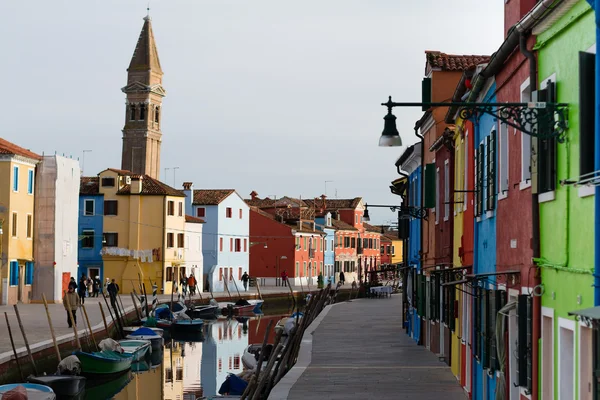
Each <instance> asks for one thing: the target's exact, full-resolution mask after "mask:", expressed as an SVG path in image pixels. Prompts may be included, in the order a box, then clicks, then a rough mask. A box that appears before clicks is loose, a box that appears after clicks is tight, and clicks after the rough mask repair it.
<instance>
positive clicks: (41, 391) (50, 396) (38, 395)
mask: <svg viewBox="0 0 600 400" xmlns="http://www.w3.org/2000/svg"><path fill="white" fill-rule="evenodd" d="M17 386H23V387H24V388H25V392H26V394H27V399H30V400H55V399H56V394H55V393H54V391H53V390H52V389H51V388H50V387H49V386H46V385H39V384H37V383H11V384H8V385H2V386H0V399H1V398H3V397H4V394H5V393H6V392H9V391H11V390H13V389H15V388H16V387H17Z"/></svg>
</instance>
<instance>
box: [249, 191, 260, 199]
mask: <svg viewBox="0 0 600 400" xmlns="http://www.w3.org/2000/svg"><path fill="white" fill-rule="evenodd" d="M250 198H251V200H256V199H257V198H258V193H256V191H254V190H253V191H252V193H250Z"/></svg>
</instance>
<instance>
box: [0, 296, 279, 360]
mask: <svg viewBox="0 0 600 400" xmlns="http://www.w3.org/2000/svg"><path fill="white" fill-rule="evenodd" d="M260 290H261V293H262V294H263V295H268V294H275V293H281V294H282V295H284V294H289V289H288V288H287V287H277V286H274V287H264V288H263V287H261V289H260ZM231 294H232V296H233V298H234V300H235V299H236V298H237V292H233V293H231ZM214 295H215V297H216V298H217V300H219V301H227V300H228V298H227V293H214ZM255 295H256V289H255V288H248V292H246V293H242V296H245V297H247V298H254V296H255ZM202 296H203V297H204V299H205V300H207V299H208V298H210V293H203V294H202ZM158 298H159V302H168V301H170V300H171V296H170V295H159V296H158ZM175 299H177V296H175ZM194 299H196V300H197V299H199V297H198V296H195V297H194ZM121 300H122V301H123V306H124V307H125V310H126V311H127V312H129V311H133V303H132V301H131V296H130V295H128V294H127V295H125V294H123V295H121ZM98 303H101V304H102V307H103V308H104V313H105V314H106V320H107V323H108V324H109V325H110V323H111V317H110V314H109V312H108V310H107V308H106V303H104V300H103V298H102V297H98V298H86V299H85V308H86V311H87V313H88V317H89V319H90V324H91V325H92V328H93V330H94V332H96V331H98V330H104V324H103V322H102V314H101V313H100V307H99V306H98ZM138 307H139V303H138ZM18 309H19V314H20V315H21V320H22V322H23V327H24V329H25V334H26V335H27V340H28V341H29V345H30V347H31V350H32V351H33V352H35V351H38V350H41V349H44V348H46V347H50V346H52V336H51V334H50V328H49V326H48V318H47V317H46V311H45V310H44V305H43V304H19V305H18ZM48 309H49V311H50V317H51V318H52V324H53V326H54V332H55V334H56V336H57V341H58V342H59V343H64V342H66V341H69V340H72V339H73V337H74V335H73V329H72V328H69V326H68V324H67V315H66V311H65V309H64V307H63V305H62V304H49V305H48ZM4 312H6V313H7V314H8V318H9V322H10V327H11V331H12V335H13V338H14V340H15V347H16V348H17V354H19V357H21V356H26V354H27V352H26V349H25V341H24V340H23V335H22V334H21V331H20V329H19V324H18V322H17V317H16V315H15V310H14V308H13V306H0V364H3V363H4V362H6V361H8V360H9V359H11V358H14V356H13V352H12V347H11V345H10V338H9V335H8V329H7V326H6V320H5V318H4ZM85 327H87V324H86V323H85V319H84V316H83V311H82V310H81V309H80V310H78V311H77V328H78V332H79V336H80V340H81V338H82V336H83V335H84V333H85V330H84V328H85Z"/></svg>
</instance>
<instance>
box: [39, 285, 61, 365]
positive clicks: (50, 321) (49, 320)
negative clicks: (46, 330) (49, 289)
mask: <svg viewBox="0 0 600 400" xmlns="http://www.w3.org/2000/svg"><path fill="white" fill-rule="evenodd" d="M42 300H43V301H44V308H45V309H46V317H48V325H50V334H51V335H52V342H53V343H54V350H56V356H57V357H58V362H61V357H60V351H59V350H58V344H57V343H56V335H55V334H54V326H53V325H52V318H50V311H49V310H48V302H47V301H46V294H45V293H42Z"/></svg>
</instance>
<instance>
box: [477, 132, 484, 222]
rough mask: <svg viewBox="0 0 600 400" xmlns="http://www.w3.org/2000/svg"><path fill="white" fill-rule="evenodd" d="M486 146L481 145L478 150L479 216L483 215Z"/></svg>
mask: <svg viewBox="0 0 600 400" xmlns="http://www.w3.org/2000/svg"><path fill="white" fill-rule="evenodd" d="M483 158H484V145H483V143H481V144H480V145H479V149H478V150H477V209H476V211H477V213H476V216H479V215H481V214H482V213H483V166H484V159H483Z"/></svg>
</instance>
